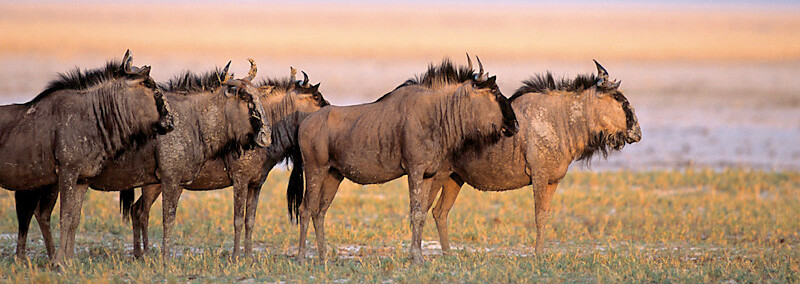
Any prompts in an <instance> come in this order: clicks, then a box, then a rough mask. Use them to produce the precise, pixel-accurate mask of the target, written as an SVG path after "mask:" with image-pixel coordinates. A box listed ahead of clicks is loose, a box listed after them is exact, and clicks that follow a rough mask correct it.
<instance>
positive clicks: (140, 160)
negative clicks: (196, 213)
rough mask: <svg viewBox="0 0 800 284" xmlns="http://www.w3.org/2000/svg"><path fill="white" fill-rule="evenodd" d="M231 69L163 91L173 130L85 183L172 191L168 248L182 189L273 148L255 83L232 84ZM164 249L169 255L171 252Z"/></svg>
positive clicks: (189, 77) (186, 78)
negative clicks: (217, 164)
mask: <svg viewBox="0 0 800 284" xmlns="http://www.w3.org/2000/svg"><path fill="white" fill-rule="evenodd" d="M229 64H230V63H229ZM227 69H228V68H227V66H226V68H225V69H224V70H223V71H219V70H216V71H215V72H210V73H207V74H205V75H203V76H198V75H195V74H192V73H190V72H186V73H185V74H183V75H182V76H179V77H176V78H175V79H173V80H171V81H169V82H168V83H166V84H164V85H160V86H159V90H160V91H163V93H164V96H165V97H166V98H167V100H170V102H171V103H172V104H171V107H172V108H171V109H172V114H173V115H174V122H175V123H174V124H175V130H174V131H172V132H170V133H168V134H166V135H162V136H159V137H158V138H157V139H155V140H151V141H146V142H144V143H143V144H142V145H141V146H139V147H136V148H132V149H129V150H127V151H124V152H122V153H121V154H120V155H119V156H118V157H116V158H115V159H113V160H110V161H108V162H107V163H106V165H105V166H104V167H103V168H102V171H101V172H100V173H99V174H97V175H96V176H94V177H92V178H89V179H87V180H86V181H85V182H87V183H88V184H89V186H91V187H92V188H94V189H97V190H103V191H119V190H127V189H132V188H135V187H139V186H142V185H147V184H155V183H159V182H161V183H163V184H165V185H169V186H170V188H173V189H174V190H172V191H170V195H169V196H170V197H171V199H166V198H165V199H164V203H165V206H164V208H165V212H164V220H165V222H164V226H165V230H164V231H165V232H166V233H165V235H164V236H165V243H167V242H168V238H169V229H171V227H170V225H171V222H167V221H172V220H174V214H175V211H176V207H177V201H178V198H179V197H180V187H179V184H181V183H189V182H191V181H192V180H193V179H194V178H195V177H196V176H197V174H198V172H199V171H200V168H201V167H202V165H203V163H204V162H205V161H206V160H208V159H213V158H215V157H221V156H225V155H227V154H228V153H230V152H231V151H241V150H242V149H250V148H253V147H255V146H256V145H257V146H261V147H263V146H267V145H269V143H270V138H269V132H268V131H269V126H268V125H267V124H266V123H265V122H264V111H263V108H262V107H261V103H260V100H259V97H258V95H257V94H256V92H257V90H256V88H255V87H254V86H253V85H252V84H251V83H250V81H249V79H252V77H250V78H244V79H239V80H232V79H230V78H229V77H230V76H229V75H228V74H227ZM251 72H254V71H251ZM176 191H177V192H176ZM167 208H169V210H166V209H167ZM43 214H48V216H49V213H43ZM163 249H164V253H165V255H166V254H167V253H168V252H169V250H168V247H167V246H165V247H163Z"/></svg>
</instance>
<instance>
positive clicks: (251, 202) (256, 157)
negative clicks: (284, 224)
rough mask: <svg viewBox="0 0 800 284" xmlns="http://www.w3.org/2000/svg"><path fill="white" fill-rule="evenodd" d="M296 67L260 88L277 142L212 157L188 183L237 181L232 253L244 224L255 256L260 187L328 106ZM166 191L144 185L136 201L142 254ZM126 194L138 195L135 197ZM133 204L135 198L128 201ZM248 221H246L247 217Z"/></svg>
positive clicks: (208, 185) (206, 186)
mask: <svg viewBox="0 0 800 284" xmlns="http://www.w3.org/2000/svg"><path fill="white" fill-rule="evenodd" d="M295 75H296V70H295V69H294V68H291V75H290V76H289V77H285V78H284V79H268V80H264V81H261V82H260V83H259V84H257V86H258V90H259V93H260V94H261V104H262V105H263V106H264V114H265V115H266V117H267V119H268V120H269V121H270V123H271V124H272V127H271V128H272V144H270V145H269V147H265V148H256V149H252V150H247V151H244V152H243V153H241V155H238V154H236V153H231V154H229V155H225V156H224V157H219V158H217V159H214V160H209V161H207V162H206V163H205V165H203V168H202V170H201V171H200V173H199V174H198V176H197V178H195V179H194V181H193V182H192V183H191V184H188V185H185V186H184V188H185V189H188V190H213V189H222V188H226V187H229V186H231V185H233V196H234V198H233V200H234V214H233V222H234V241H233V257H234V258H236V257H237V256H239V255H240V252H239V244H240V239H241V231H242V227H243V226H244V227H245V240H244V254H245V255H250V254H251V253H252V250H253V245H252V236H253V226H255V216H256V209H257V208H258V196H259V193H260V192H261V186H262V185H263V184H264V181H265V180H266V179H267V176H268V175H269V172H270V171H271V170H272V168H273V167H275V165H276V164H278V163H279V162H280V161H282V160H284V159H286V158H290V156H291V155H293V156H295V157H297V156H298V155H299V146H298V145H297V129H298V128H299V127H300V122H301V121H302V120H303V119H305V117H306V116H308V114H310V113H312V112H315V111H317V110H319V109H320V108H321V107H323V106H326V105H329V103H328V101H326V100H325V99H324V98H323V97H322V94H321V93H320V92H319V85H320V84H316V85H310V84H309V82H308V75H306V73H305V72H303V80H302V81H298V80H296V78H295ZM159 194H161V187H160V185H149V186H144V187H142V196H141V197H140V198H139V200H137V201H136V203H135V204H133V206H132V208H131V209H130V210H127V209H124V208H123V212H132V214H131V215H132V217H133V223H132V224H133V232H134V239H133V240H134V244H133V248H134V249H133V250H134V255H137V256H140V255H141V254H142V248H144V251H145V252H146V251H147V250H148V248H149V241H148V240H149V238H148V235H147V228H148V224H149V216H150V207H151V206H152V205H153V203H154V202H155V200H156V198H158V195H159ZM121 198H129V199H133V196H132V195H128V196H122V197H121ZM126 203H127V204H130V201H127V202H123V203H122V204H123V206H124V204H126ZM242 219H244V220H242Z"/></svg>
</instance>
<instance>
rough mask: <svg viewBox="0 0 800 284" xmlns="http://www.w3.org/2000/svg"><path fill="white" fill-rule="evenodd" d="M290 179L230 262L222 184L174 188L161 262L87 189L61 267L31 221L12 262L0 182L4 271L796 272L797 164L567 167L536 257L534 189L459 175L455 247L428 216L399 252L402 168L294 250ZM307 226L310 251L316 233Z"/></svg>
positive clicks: (696, 276)
mask: <svg viewBox="0 0 800 284" xmlns="http://www.w3.org/2000/svg"><path fill="white" fill-rule="evenodd" d="M287 179H288V173H287V172H285V171H280V170H276V171H275V172H273V173H272V174H271V177H270V179H269V180H268V181H267V183H266V184H265V185H264V187H263V192H262V194H261V201H260V205H259V214H258V216H257V219H258V220H257V221H256V227H255V232H254V235H253V241H254V248H255V249H256V253H255V257H254V258H253V259H242V260H239V261H232V260H230V258H229V255H230V250H231V248H232V242H233V237H232V235H233V232H232V230H233V226H232V223H233V221H232V210H233V209H232V203H233V202H232V199H231V197H232V194H231V191H230V190H229V189H227V190H219V191H210V192H184V195H183V197H182V198H181V204H180V207H179V209H178V216H177V222H176V228H175V234H176V236H175V241H176V242H177V244H176V246H175V248H174V249H173V252H175V253H176V254H177V255H176V257H175V258H174V260H173V261H172V262H171V263H169V264H168V265H167V266H166V267H162V264H161V263H160V261H159V259H160V258H159V256H160V254H159V253H158V251H157V250H156V251H155V252H153V253H152V254H150V255H148V256H147V257H146V258H145V260H134V259H133V258H132V256H131V248H130V245H129V244H130V242H131V238H132V237H131V229H130V227H129V225H128V224H125V223H124V222H123V221H122V220H121V219H120V218H118V214H119V213H118V208H117V194H116V193H104V192H97V191H91V190H90V192H89V193H88V194H87V199H86V202H85V203H84V207H83V219H82V221H81V228H80V229H79V231H78V237H77V239H76V247H77V248H78V251H77V253H76V255H77V258H76V260H75V263H73V265H71V266H69V267H66V269H65V271H64V272H61V273H58V272H54V271H52V270H50V269H48V268H47V266H46V263H47V259H46V256H45V253H44V248H43V246H42V245H41V235H40V233H39V230H38V227H37V226H36V225H35V224H34V225H33V228H32V231H31V233H30V243H29V244H30V245H29V249H30V252H29V256H30V257H31V262H30V263H29V262H16V263H15V261H14V258H13V254H14V243H15V241H14V240H15V237H16V234H15V232H16V225H17V222H16V218H15V214H14V209H13V208H14V206H13V198H12V196H13V193H11V192H9V191H6V190H0V281H11V282H29V281H34V282H43V281H49V282H61V281H76V282H84V281H96V280H104V281H109V280H116V281H133V282H142V281H144V282H152V281H164V280H166V281H173V280H174V281H181V282H183V281H190V280H200V281H209V282H231V281H234V280H237V279H243V280H248V279H250V280H252V281H256V282H275V281H287V282H296V281H297V282H317V281H326V282H330V281H339V282H342V281H343V282H347V281H351V282H384V283H386V282H400V283H406V282H412V283H430V282H447V283H450V282H469V283H473V282H500V283H513V282H541V281H567V282H659V283H660V282H691V283H694V282H715V283H719V282H737V283H741V282H745V283H748V282H797V281H800V250H798V245H800V223H798V222H797V216H798V214H800V194H798V190H799V189H800V174H798V173H795V172H757V171H745V170H723V171H711V170H701V171H696V170H687V171H683V172H677V171H667V172H639V173H632V172H616V173H614V172H608V173H591V172H574V173H570V174H569V175H567V177H566V179H565V180H564V181H563V183H562V184H561V186H560V187H559V190H558V192H557V193H556V196H555V198H554V200H553V210H554V211H553V215H552V220H551V221H552V227H550V228H549V229H548V230H547V231H546V234H547V236H548V239H549V241H548V243H547V245H546V248H547V249H548V253H547V254H546V255H543V256H542V257H534V256H533V246H532V245H533V241H534V236H535V233H534V231H535V226H534V222H533V219H534V218H533V210H532V208H533V203H534V202H533V201H534V200H533V196H532V194H531V192H530V188H525V189H522V190H516V191H509V192H505V193H490V192H478V191H476V190H474V189H472V188H469V187H467V188H465V189H464V190H463V191H462V192H461V195H460V196H459V199H458V201H457V202H456V204H455V207H454V208H453V211H452V212H451V215H450V232H451V238H452V241H453V244H454V248H455V251H456V255H454V256H443V255H441V254H440V250H439V248H438V245H437V244H436V242H435V241H436V240H437V235H436V232H435V228H434V222H433V220H432V219H431V218H429V220H428V222H426V223H427V224H426V228H425V234H424V236H423V240H424V253H425V254H427V255H428V256H427V262H426V264H425V265H423V266H414V265H411V264H410V262H409V261H407V259H408V248H409V247H408V245H409V241H410V229H409V223H408V217H407V216H408V189H407V188H406V184H405V182H404V180H403V179H400V180H397V181H393V182H390V183H387V184H384V185H372V186H359V185H356V184H353V183H350V182H345V183H343V184H342V187H341V188H340V190H339V193H338V194H337V197H336V199H335V201H334V202H333V205H332V206H331V209H330V211H329V213H328V217H327V218H326V219H327V233H328V242H329V245H330V246H331V253H332V254H333V255H332V256H331V257H330V258H329V259H330V261H328V262H327V263H324V264H323V263H318V262H310V263H305V264H299V263H297V262H295V261H294V260H293V258H292V256H294V254H295V253H296V252H297V238H298V229H297V226H294V225H292V224H291V223H290V222H289V221H288V220H287V219H288V218H287V212H286V201H285V190H286V183H287ZM56 212H58V211H57V209H56ZM54 217H55V216H54ZM55 218H56V219H55V220H56V223H57V220H58V217H55ZM150 220H151V224H150V232H151V233H150V236H151V240H152V241H153V242H154V243H156V244H160V242H161V232H162V230H161V222H160V221H161V206H160V202H157V203H156V205H155V206H154V208H153V214H152V216H151V219H150ZM55 227H56V228H57V226H55ZM309 237H310V238H311V239H310V240H309V242H310V246H311V248H312V252H313V251H314V249H313V248H314V244H315V241H314V234H313V233H312V234H310V235H309Z"/></svg>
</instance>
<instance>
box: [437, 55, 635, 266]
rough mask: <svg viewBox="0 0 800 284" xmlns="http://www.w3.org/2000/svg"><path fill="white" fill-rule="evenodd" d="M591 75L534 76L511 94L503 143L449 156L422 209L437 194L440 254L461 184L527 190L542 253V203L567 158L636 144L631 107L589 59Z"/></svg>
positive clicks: (545, 208) (545, 206) (546, 209)
mask: <svg viewBox="0 0 800 284" xmlns="http://www.w3.org/2000/svg"><path fill="white" fill-rule="evenodd" d="M595 64H596V66H597V71H598V75H597V76H594V75H591V76H584V75H581V76H578V77H577V78H575V79H573V80H567V79H562V80H561V81H556V80H555V79H553V76H552V75H551V74H550V73H547V74H545V75H537V76H536V77H534V78H532V79H530V80H528V81H525V82H523V83H524V85H523V86H522V87H521V88H519V90H517V92H515V93H514V95H513V96H512V97H511V99H510V100H511V105H512V107H514V111H515V112H516V114H517V116H518V118H519V122H520V133H519V134H517V135H515V136H514V137H508V138H503V139H501V140H500V142H498V143H497V144H494V145H490V146H487V147H485V148H484V149H483V151H481V152H477V151H466V152H464V153H462V154H461V155H459V156H458V158H456V159H455V174H453V175H451V177H450V178H446V179H443V180H437V181H436V183H435V185H434V186H433V187H432V188H431V190H432V191H431V194H430V196H431V198H430V199H428V205H427V207H426V211H427V209H429V208H430V207H431V205H432V204H433V200H434V198H433V197H435V196H436V194H437V193H438V191H439V190H440V189H442V194H441V196H440V197H439V201H438V204H437V205H436V208H434V209H433V217H434V220H435V221H436V226H437V229H438V231H439V239H440V242H441V244H442V250H444V251H447V250H449V249H450V243H449V240H448V235H447V234H448V233H447V214H448V213H449V211H450V208H451V207H452V205H453V203H454V202H455V199H456V196H457V195H458V193H459V191H460V190H461V185H463V183H464V181H466V182H467V183H469V184H470V185H472V186H473V187H475V188H477V189H479V190H484V191H504V190H512V189H517V188H521V187H524V186H526V185H532V186H533V193H534V199H535V207H536V208H535V214H536V252H537V253H541V252H542V246H543V243H544V241H543V239H542V231H543V230H544V227H545V225H546V224H547V219H548V217H549V215H550V200H551V199H552V198H553V193H554V192H555V190H556V187H557V186H558V183H559V182H560V181H561V179H562V178H564V176H565V175H566V174H567V169H568V167H569V165H570V164H571V163H572V162H573V161H580V160H585V161H586V162H587V163H588V162H589V160H590V159H591V158H592V156H593V155H595V154H597V153H601V154H602V155H603V156H604V157H605V156H606V155H607V154H608V151H609V150H621V149H622V148H623V147H624V146H625V144H626V143H635V142H638V141H639V140H641V138H642V130H641V128H640V127H639V122H638V120H637V118H636V114H635V113H634V110H633V106H631V105H630V103H629V102H628V100H627V99H626V98H625V96H624V95H623V94H622V92H620V91H619V89H618V87H619V83H618V82H611V81H609V75H608V72H607V71H606V70H605V68H603V67H602V66H600V64H599V63H597V62H596V61H595Z"/></svg>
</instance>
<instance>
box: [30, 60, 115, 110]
mask: <svg viewBox="0 0 800 284" xmlns="http://www.w3.org/2000/svg"><path fill="white" fill-rule="evenodd" d="M58 76H59V78H58V79H56V80H53V81H50V83H49V84H48V85H47V88H45V89H44V91H42V92H41V93H39V94H38V95H36V97H35V98H33V100H31V101H29V102H27V103H26V104H27V105H32V104H35V103H36V102H38V101H41V100H42V99H44V98H46V97H48V96H49V95H50V94H52V93H55V92H57V91H61V90H85V89H88V88H89V87H91V86H94V85H97V84H99V83H102V82H104V81H108V80H113V79H117V78H122V77H125V76H126V74H125V72H123V71H122V62H120V61H116V60H113V61H108V62H106V66H105V67H104V68H96V69H89V70H86V69H85V70H81V69H80V68H78V67H75V69H74V70H72V71H70V72H69V73H66V74H65V73H59V74H58Z"/></svg>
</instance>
